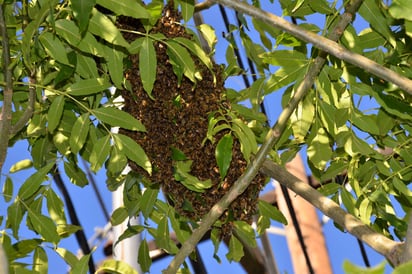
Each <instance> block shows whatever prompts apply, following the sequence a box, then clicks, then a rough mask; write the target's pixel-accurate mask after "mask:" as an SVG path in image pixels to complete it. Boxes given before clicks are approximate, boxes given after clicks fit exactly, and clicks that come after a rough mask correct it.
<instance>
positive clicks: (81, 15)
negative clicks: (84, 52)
mask: <svg viewBox="0 0 412 274" xmlns="http://www.w3.org/2000/svg"><path fill="white" fill-rule="evenodd" d="M70 3H71V7H72V10H73V15H74V18H75V19H76V21H77V24H78V25H79V29H80V32H84V31H85V30H86V29H87V26H88V25H89V18H90V13H91V11H92V9H93V7H94V5H95V4H96V0H71V1H70Z"/></svg>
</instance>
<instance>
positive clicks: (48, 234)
mask: <svg viewBox="0 0 412 274" xmlns="http://www.w3.org/2000/svg"><path fill="white" fill-rule="evenodd" d="M28 217H29V219H30V222H31V224H32V225H33V228H34V230H35V231H36V232H37V233H39V234H40V235H41V236H42V237H43V239H44V240H45V241H47V242H50V243H54V244H57V243H58V242H59V241H60V237H59V234H58V233H57V230H56V225H55V224H54V222H53V221H52V219H50V218H49V217H46V216H44V215H41V214H38V213H36V212H34V211H29V212H28Z"/></svg>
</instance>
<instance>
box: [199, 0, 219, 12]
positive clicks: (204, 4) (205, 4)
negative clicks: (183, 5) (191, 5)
mask: <svg viewBox="0 0 412 274" xmlns="http://www.w3.org/2000/svg"><path fill="white" fill-rule="evenodd" d="M214 4H216V3H215V2H213V1H211V0H205V1H203V2H200V3H197V4H196V5H195V12H199V11H202V10H205V9H208V8H210V7H211V6H213V5H214Z"/></svg>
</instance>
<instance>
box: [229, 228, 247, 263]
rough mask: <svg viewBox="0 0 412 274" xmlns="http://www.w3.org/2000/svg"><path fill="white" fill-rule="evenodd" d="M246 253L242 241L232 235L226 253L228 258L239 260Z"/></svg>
mask: <svg viewBox="0 0 412 274" xmlns="http://www.w3.org/2000/svg"><path fill="white" fill-rule="evenodd" d="M244 254H245V253H244V252H243V245H242V243H241V242H240V241H239V240H238V239H237V238H236V237H235V236H234V235H232V237H230V240H229V252H228V253H227V254H226V258H227V259H228V260H229V261H235V262H239V261H240V259H242V257H243V255H244Z"/></svg>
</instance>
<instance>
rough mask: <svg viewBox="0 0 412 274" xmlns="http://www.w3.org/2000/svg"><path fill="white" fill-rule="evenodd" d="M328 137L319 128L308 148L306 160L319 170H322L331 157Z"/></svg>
mask: <svg viewBox="0 0 412 274" xmlns="http://www.w3.org/2000/svg"><path fill="white" fill-rule="evenodd" d="M329 142H330V141H329V137H328V136H327V134H326V132H325V130H324V129H323V128H319V130H318V131H317V133H316V134H315V137H314V138H313V139H312V141H311V142H310V144H309V147H308V152H307V153H308V158H309V160H310V161H311V163H312V164H313V165H314V166H315V167H316V168H317V169H319V170H323V169H324V168H325V166H326V164H327V163H328V161H329V160H330V159H331V157H332V149H331V146H330V144H329Z"/></svg>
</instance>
